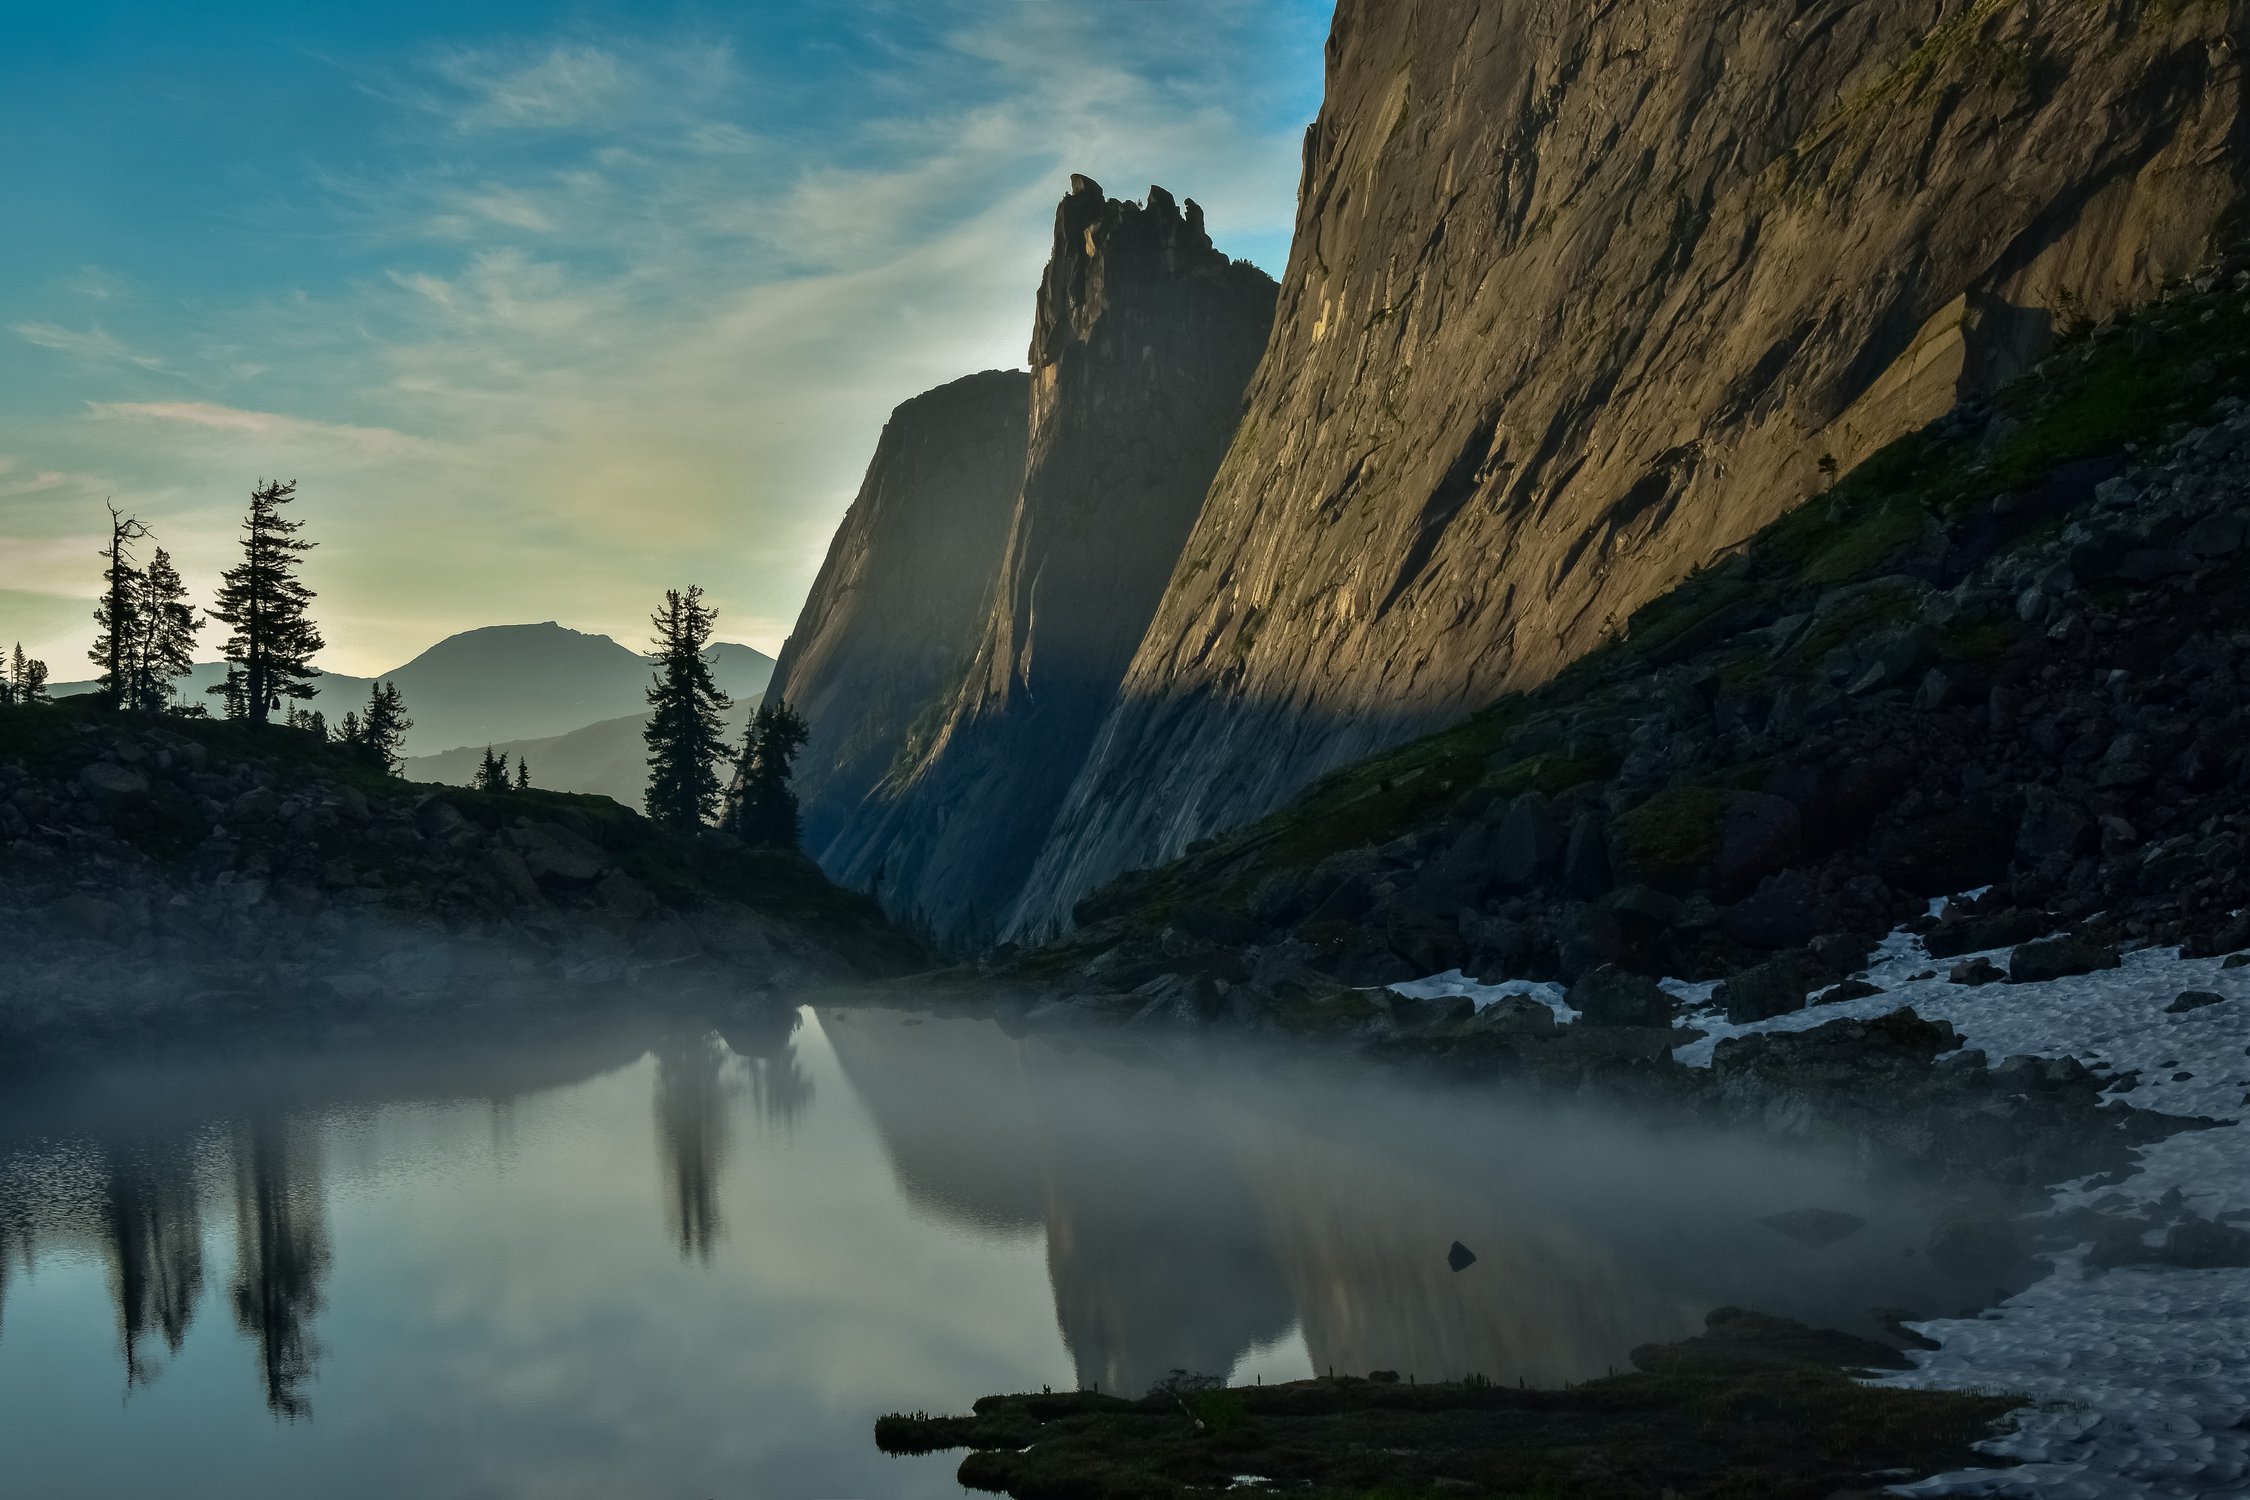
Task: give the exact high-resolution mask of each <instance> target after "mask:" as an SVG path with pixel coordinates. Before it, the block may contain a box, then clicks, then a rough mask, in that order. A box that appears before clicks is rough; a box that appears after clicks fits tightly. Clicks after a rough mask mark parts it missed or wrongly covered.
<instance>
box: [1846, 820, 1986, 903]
mask: <svg viewBox="0 0 2250 1500" xmlns="http://www.w3.org/2000/svg"><path fill="white" fill-rule="evenodd" d="M2014 841H2015V830H2013V829H2012V828H2009V827H2008V826H2006V825H2005V824H2004V823H2002V822H2001V820H2000V819H1999V818H1998V817H1997V816H1996V815H1994V814H1993V813H1992V812H1991V811H1990V810H1988V809H1985V808H1978V807H1961V808H1956V809H1954V810H1952V811H1950V812H1945V813H1937V814H1931V815H1928V816H1924V817H1918V818H1914V819H1911V820H1909V821H1907V822H1904V823H1900V824H1896V825H1894V826H1892V827H1891V828H1889V829H1886V830H1885V831H1884V832H1883V833H1882V834H1881V836H1880V837H1878V838H1877V839H1876V842H1875V867H1876V869H1877V870H1878V871H1879V872H1880V873H1881V874H1882V877H1883V878H1884V879H1885V880H1887V881H1889V882H1890V883H1891V884H1892V885H1894V886H1897V887H1898V888H1899V889H1900V890H1902V891H1911V892H1912V893H1913V894H1915V895H1917V896H1950V895H1952V894H1953V893H1954V892H1956V891H1966V890H1972V889H1974V888H1976V887H1977V886H1980V885H1991V884H1993V883H1994V882H1996V881H1998V880H2000V879H2001V878H2002V877H2003V876H2005V875H2006V874H2007V873H2008V850H2009V846H2010V845H2011V844H2013V843H2014Z"/></svg>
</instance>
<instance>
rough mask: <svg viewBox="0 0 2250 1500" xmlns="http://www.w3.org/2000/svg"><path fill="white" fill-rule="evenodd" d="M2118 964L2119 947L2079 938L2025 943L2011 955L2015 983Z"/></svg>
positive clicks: (2010, 964)
mask: <svg viewBox="0 0 2250 1500" xmlns="http://www.w3.org/2000/svg"><path fill="white" fill-rule="evenodd" d="M2117 965H2118V957H2117V950H2116V949H2115V948H2110V947H2105V946H2103V945H2101V944H2098V943H2092V942H2088V941H2087V940H2086V939H2084V938H2079V937H2070V936H2064V937H2053V938H2046V939H2044V940H2042V941H2040V942H2036V943H2025V944H2023V945H2021V946H2020V947H2018V948H2017V949H2016V950H2015V952H2013V953H2011V954H2010V955H2008V978H2009V980H2010V981H2011V982H2012V983H2015V984H2029V983H2035V982H2038V981H2041V980H2048V979H2067V978H2069V977H2071V976H2073V975H2077V974H2091V973H2093V972H2094V971H2095V970H2096V969H2114V968H2116V967H2117Z"/></svg>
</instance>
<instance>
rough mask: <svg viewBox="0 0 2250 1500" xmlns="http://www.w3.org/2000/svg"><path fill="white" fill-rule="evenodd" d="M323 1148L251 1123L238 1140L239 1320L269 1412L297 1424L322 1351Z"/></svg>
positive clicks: (307, 1406) (290, 1130) (325, 1255)
mask: <svg viewBox="0 0 2250 1500" xmlns="http://www.w3.org/2000/svg"><path fill="white" fill-rule="evenodd" d="M318 1149H319V1148H318V1143H317V1141H316V1140H315V1139H312V1138H310V1136H309V1134H308V1133H306V1132H304V1131H303V1130H302V1129H301V1127H299V1126H298V1125H296V1124H295V1123H294V1122H291V1121H287V1120H280V1119H256V1120H251V1121H249V1122H247V1123H246V1124H244V1125H243V1126H241V1127H239V1128H238V1129H237V1132H236V1135H235V1189H234V1193H235V1196H234V1230H235V1252H234V1255H235V1279H234V1318H235V1323H236V1325H237V1326H238V1327H240V1328H241V1330H242V1331H243V1332H244V1333H246V1334H248V1335H249V1336H250V1337H251V1339H252V1340H254V1341H255V1342H256V1344H257V1346H258V1366H259V1373H260V1375H261V1376H262V1378H263V1381H264V1385H265V1393H266V1407H267V1409H268V1410H269V1411H271V1412H272V1413H273V1414H274V1415H275V1416H277V1417H287V1418H289V1419H290V1420H292V1421H294V1420H295V1419H296V1418H298V1417H301V1416H308V1415H310V1414H311V1411H312V1403H311V1402H310V1401H308V1400H307V1399H306V1398H305V1394H304V1391H303V1386H304V1385H305V1383H306V1382H307V1381H309V1380H310V1379H311V1378H312V1371H313V1364H314V1362H315V1360H317V1359H318V1358H319V1355H320V1346H319V1344H318V1343H316V1342H315V1341H314V1339H313V1336H312V1319H313V1316H314V1314H316V1313H318V1312H319V1311H320V1304H321V1282H322V1281H323V1280H324V1279H325V1278H326V1276H327V1274H328V1265H329V1259H330V1255H329V1248H328V1221H327V1210H326V1204H325V1203H324V1202H323V1201H322V1195H321V1188H320V1160H319V1156H318V1154H317V1153H318Z"/></svg>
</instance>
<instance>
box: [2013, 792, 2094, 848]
mask: <svg viewBox="0 0 2250 1500" xmlns="http://www.w3.org/2000/svg"><path fill="white" fill-rule="evenodd" d="M2097 842H2098V832H2097V830H2096V828H2095V826H2094V820H2093V819H2092V818H2091V817H2089V816H2088V815H2087V814H2086V811H2085V809H2083V808H2081V807H2080V806H2079V805H2078V804H2077V803H2075V802H2072V801H2071V800H2070V799H2069V798H2067V797H2064V796H2062V795H2060V794H2059V793H2056V792H2054V791H2051V790H2048V789H2046V788H2043V787H2041V788H2034V789H2033V790H2032V791H2031V792H2030V793H2029V795H2027V796H2026V797H2025V799H2024V810H2023V817H2022V819H2021V821H2019V822H2018V823H2017V825H2016V852H2017V853H2019V854H2021V855H2022V856H2023V857H2024V858H2026V859H2031V860H2039V859H2050V858H2064V859H2071V858H2076V857H2077V856H2078V855H2081V854H2086V853H2089V852H2091V851H2092V850H2093V848H2094V846H2095V844H2096V843H2097Z"/></svg>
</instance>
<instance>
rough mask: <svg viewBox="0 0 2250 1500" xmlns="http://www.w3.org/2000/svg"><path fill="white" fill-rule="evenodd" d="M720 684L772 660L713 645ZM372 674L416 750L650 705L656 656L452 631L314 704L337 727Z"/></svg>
mask: <svg viewBox="0 0 2250 1500" xmlns="http://www.w3.org/2000/svg"><path fill="white" fill-rule="evenodd" d="M710 654H711V660H712V665H713V668H714V670H715V673H716V675H717V677H718V681H719V686H720V687H721V688H723V689H725V690H726V692H727V693H728V694H730V695H731V696H733V697H737V698H750V697H755V696H757V695H758V694H759V693H762V692H764V691H765V687H766V683H767V682H768V681H769V680H770V679H771V678H772V676H773V658H772V657H770V656H767V655H766V654H765V653H764V652H762V651H757V650H754V649H752V648H751V647H749V646H743V645H737V644H735V643H733V642H722V643H720V644H718V645H716V646H714V647H712V648H711V653H710ZM225 676H226V668H225V666H224V665H223V664H221V663H218V662H199V663H197V664H196V667H195V669H194V671H193V672H191V673H190V674H189V675H188V678H187V681H186V683H185V684H184V691H183V696H186V697H188V698H190V699H191V700H196V699H201V698H202V694H203V690H204V689H205V688H207V687H210V686H211V685H212V684H214V683H217V682H220V681H223V680H224V679H225ZM373 681H382V682H390V683H396V684H397V685H398V690H399V692H400V693H401V694H402V695H403V696H404V697H405V699H406V712H407V715H408V717H410V718H411V719H413V721H414V727H413V729H411V730H409V731H408V732H407V736H406V752H407V754H408V755H409V756H427V755H432V754H436V753H437V752H440V751H445V750H452V749H455V748H459V747H474V748H476V749H477V750H479V751H480V752H481V751H482V749H483V748H484V746H486V745H488V744H490V745H494V746H497V745H500V744H502V743H514V742H516V741H521V740H536V739H545V738H551V737H554V736H558V735H565V734H568V733H570V732H571V731H573V730H577V729H584V728H586V727H587V726H589V725H594V724H599V723H601V722H602V721H604V720H608V719H617V718H625V717H631V716H635V715H638V714H641V713H645V712H646V711H647V707H648V702H647V699H646V697H645V696H644V694H645V692H646V690H647V688H648V684H649V681H650V668H649V663H648V659H647V658H646V657H644V656H642V655H641V654H640V653H639V652H638V651H635V650H633V649H632V648H631V647H628V646H622V645H620V644H618V643H617V642H616V641H614V640H612V639H611V638H610V637H608V636H606V635H591V634H588V633H586V632H584V631H578V630H571V629H569V628H568V627H566V626H563V625H559V624H557V623H555V622H554V621H553V620H548V621H545V622H543V623H541V624H537V625H488V626H484V627H482V628H481V629H477V630H465V631H462V632H461V633H460V634H458V635H451V636H447V637H446V638H445V639H444V640H442V641H439V642H438V643H437V644H436V645H434V646H432V647H430V649H429V650H427V651H424V652H423V653H422V654H421V655H419V656H417V657H415V658H414V659H413V660H412V661H409V662H407V663H406V664H405V665H403V666H401V667H398V668H396V669H394V670H392V671H389V672H384V673H382V674H380V676H379V677H378V678H374V679H370V678H366V677H353V676H349V675H347V674H344V673H340V672H324V673H321V674H320V676H319V678H318V686H319V688H320V693H319V695H318V696H317V697H315V698H313V699H312V700H310V702H309V703H308V704H307V705H306V706H307V707H310V708H315V709H318V710H319V711H320V712H321V713H323V714H325V715H326V716H327V718H328V721H329V723H331V724H334V723H335V722H337V721H338V720H340V719H342V718H343V716H344V715H345V714H346V713H348V712H350V711H351V710H353V709H355V708H358V707H359V706H360V705H362V704H363V703H365V702H366V700H367V690H368V688H369V686H370V685H371V683H372V682H373ZM93 689H94V684H93V683H91V682H68V683H58V684H57V685H56V686H55V688H54V689H53V691H54V692H55V693H56V694H57V695H58V696H67V695H70V694H75V693H86V692H92V691H93Z"/></svg>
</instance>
